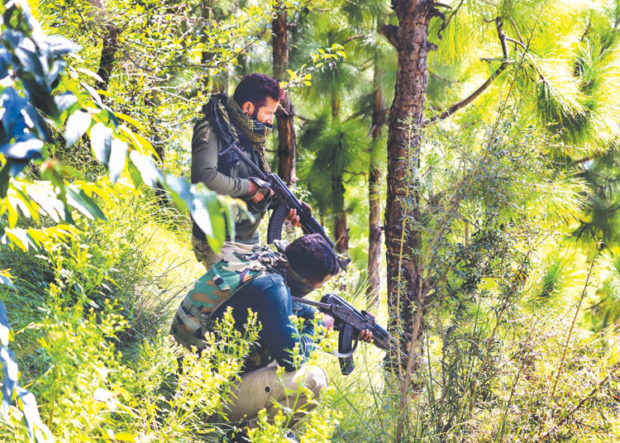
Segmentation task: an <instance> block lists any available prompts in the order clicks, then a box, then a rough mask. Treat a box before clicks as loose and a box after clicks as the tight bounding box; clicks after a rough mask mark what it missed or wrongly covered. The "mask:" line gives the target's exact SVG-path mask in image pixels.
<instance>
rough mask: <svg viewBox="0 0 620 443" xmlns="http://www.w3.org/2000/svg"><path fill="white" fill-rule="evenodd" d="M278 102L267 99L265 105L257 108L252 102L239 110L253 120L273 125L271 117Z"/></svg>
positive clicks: (246, 103)
mask: <svg viewBox="0 0 620 443" xmlns="http://www.w3.org/2000/svg"><path fill="white" fill-rule="evenodd" d="M279 104H280V102H279V101H278V100H274V99H272V98H271V97H267V100H266V101H265V104H264V105H262V106H260V107H257V106H255V105H254V103H252V102H245V103H244V104H243V106H242V107H241V109H242V110H243V112H245V113H246V114H247V115H249V116H250V117H252V118H253V119H254V120H258V121H259V122H261V123H264V124H267V125H273V117H274V115H275V113H276V110H277V109H278V105H279Z"/></svg>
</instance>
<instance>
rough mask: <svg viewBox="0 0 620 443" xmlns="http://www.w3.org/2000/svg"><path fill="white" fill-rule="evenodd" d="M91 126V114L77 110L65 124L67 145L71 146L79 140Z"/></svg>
mask: <svg viewBox="0 0 620 443" xmlns="http://www.w3.org/2000/svg"><path fill="white" fill-rule="evenodd" d="M89 126H90V114H89V113H88V112H84V111H75V112H74V113H73V114H71V115H70V116H69V118H68V119H67V123H66V125H65V141H66V143H67V146H71V145H72V144H73V143H75V142H76V141H78V140H79V139H80V138H81V137H82V136H83V135H84V134H86V131H87V130H88V127H89Z"/></svg>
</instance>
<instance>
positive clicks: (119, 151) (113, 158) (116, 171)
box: [108, 138, 127, 183]
mask: <svg viewBox="0 0 620 443" xmlns="http://www.w3.org/2000/svg"><path fill="white" fill-rule="evenodd" d="M126 161H127V143H125V142H123V141H120V140H118V139H116V138H115V139H112V151H111V153H110V162H109V163H108V168H109V170H110V181H111V182H112V183H116V181H117V180H118V178H119V177H120V175H121V173H122V172H123V170H124V169H125V163H126Z"/></svg>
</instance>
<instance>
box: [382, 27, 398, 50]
mask: <svg viewBox="0 0 620 443" xmlns="http://www.w3.org/2000/svg"><path fill="white" fill-rule="evenodd" d="M379 34H381V35H383V36H384V37H385V38H387V39H388V41H389V42H390V43H391V44H392V46H394V47H395V48H396V47H398V26H396V25H383V26H379Z"/></svg>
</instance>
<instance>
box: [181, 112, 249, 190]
mask: <svg viewBox="0 0 620 443" xmlns="http://www.w3.org/2000/svg"><path fill="white" fill-rule="evenodd" d="M218 148H219V147H218V141H217V137H216V136H215V134H214V132H213V131H212V130H211V127H210V126H209V123H208V121H207V119H202V120H200V121H199V122H198V123H197V124H196V126H195V127H194V135H193V137H192V177H191V178H192V183H198V182H202V183H204V184H205V185H206V186H207V188H209V189H211V190H213V191H215V192H217V193H218V194H222V195H230V196H232V197H242V196H246V195H248V194H249V192H250V181H249V180H247V179H244V178H232V177H228V176H226V175H224V174H222V173H220V172H218V170H217V160H218Z"/></svg>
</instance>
